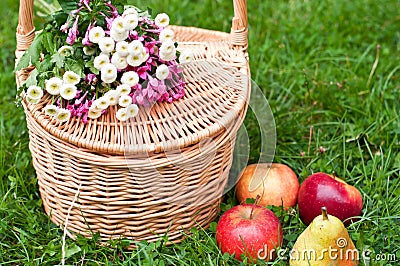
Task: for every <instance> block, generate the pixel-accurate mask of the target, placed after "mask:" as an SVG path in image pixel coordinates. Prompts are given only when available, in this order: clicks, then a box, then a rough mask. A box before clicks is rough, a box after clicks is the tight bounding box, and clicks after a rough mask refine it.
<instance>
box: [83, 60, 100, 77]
mask: <svg viewBox="0 0 400 266" xmlns="http://www.w3.org/2000/svg"><path fill="white" fill-rule="evenodd" d="M85 67H87V68H89V70H90V72H92V73H93V74H96V75H98V74H99V73H100V71H99V70H98V69H97V68H95V67H94V59H92V60H90V61H88V62H87V63H86V64H85Z"/></svg>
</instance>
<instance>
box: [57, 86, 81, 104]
mask: <svg viewBox="0 0 400 266" xmlns="http://www.w3.org/2000/svg"><path fill="white" fill-rule="evenodd" d="M77 91H78V89H77V88H76V86H75V85H73V84H68V83H67V84H63V85H62V86H61V89H60V95H61V97H62V98H63V99H65V100H72V99H73V98H75V96H76V92H77Z"/></svg>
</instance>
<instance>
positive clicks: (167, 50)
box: [160, 41, 176, 54]
mask: <svg viewBox="0 0 400 266" xmlns="http://www.w3.org/2000/svg"><path fill="white" fill-rule="evenodd" d="M160 53H164V54H171V53H176V49H175V44H174V42H173V41H165V42H163V43H162V44H161V47H160Z"/></svg>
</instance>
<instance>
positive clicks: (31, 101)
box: [25, 96, 40, 104]
mask: <svg viewBox="0 0 400 266" xmlns="http://www.w3.org/2000/svg"><path fill="white" fill-rule="evenodd" d="M25 99H26V101H27V102H28V103H31V104H37V103H39V102H40V99H32V98H31V97H29V96H26V98H25Z"/></svg>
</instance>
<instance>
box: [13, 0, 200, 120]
mask: <svg viewBox="0 0 400 266" xmlns="http://www.w3.org/2000/svg"><path fill="white" fill-rule="evenodd" d="M59 3H60V6H61V7H62V10H60V11H58V12H56V13H54V14H52V15H51V16H50V19H49V21H48V22H47V24H46V25H45V27H44V28H43V30H42V31H40V32H39V33H38V34H37V35H36V37H35V39H34V41H33V43H32V44H31V45H30V47H29V49H28V50H27V51H26V52H25V54H24V55H23V57H22V58H21V59H20V61H19V63H18V65H17V67H16V70H21V69H24V68H26V67H28V66H30V65H33V66H34V67H35V69H34V70H33V71H32V73H31V75H30V76H29V78H28V79H27V80H26V82H25V83H24V84H23V85H22V86H21V87H20V90H21V92H23V93H22V95H23V97H24V98H25V100H26V101H27V102H29V103H31V104H38V103H39V102H41V100H42V99H43V98H44V96H45V95H46V96H47V97H46V99H50V100H48V101H47V103H48V104H46V105H45V106H44V108H43V111H44V112H45V114H46V115H48V116H51V117H54V118H55V119H56V120H57V121H59V122H66V121H68V120H69V119H70V118H71V117H80V118H81V119H82V122H83V123H87V122H88V119H96V118H99V117H100V116H101V115H102V114H104V113H105V112H107V110H108V109H109V106H117V107H118V111H117V112H116V118H117V119H118V120H120V121H125V120H127V119H129V118H130V117H134V116H135V115H136V114H137V113H138V108H139V106H141V105H142V106H149V105H151V104H153V103H155V102H173V101H175V100H178V99H180V98H182V97H183V96H184V94H185V91H184V87H185V83H184V80H183V76H182V70H181V68H180V66H179V64H183V63H187V62H190V61H191V60H192V58H193V54H192V52H191V51H190V50H184V51H180V52H179V51H178V50H177V44H176V43H175V42H174V41H173V39H174V32H173V31H172V30H170V29H168V28H167V26H168V25H169V16H168V15H167V14H165V13H162V14H158V15H157V16H156V17H155V19H152V18H151V12H149V11H146V12H143V11H140V10H139V9H137V8H136V7H133V6H127V5H125V3H123V1H120V0H119V1H114V3H112V2H111V1H104V0H64V1H62V0H60V1H59Z"/></svg>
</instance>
